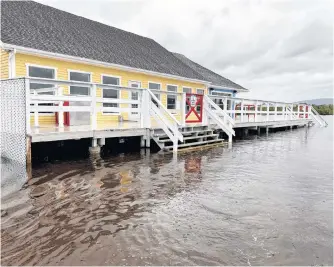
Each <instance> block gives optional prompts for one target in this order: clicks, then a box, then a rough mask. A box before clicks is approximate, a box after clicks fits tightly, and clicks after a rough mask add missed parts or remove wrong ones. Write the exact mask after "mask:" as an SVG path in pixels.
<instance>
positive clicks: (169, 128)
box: [147, 89, 183, 153]
mask: <svg viewBox="0 0 334 267" xmlns="http://www.w3.org/2000/svg"><path fill="white" fill-rule="evenodd" d="M147 91H148V93H149V96H150V103H149V114H150V115H151V116H153V118H154V119H155V120H156V122H157V123H158V124H159V126H160V127H161V128H162V130H163V131H164V132H165V133H166V134H167V136H168V137H169V139H170V140H171V141H172V142H173V152H174V153H176V152H177V147H178V140H180V141H181V142H183V135H182V134H181V133H180V131H179V129H178V125H179V122H178V121H177V120H176V119H175V118H174V116H173V115H172V114H170V113H169V112H168V110H167V109H166V108H165V107H164V105H163V104H162V103H161V102H160V100H159V99H158V98H157V97H156V96H155V95H154V94H153V93H152V92H151V91H150V90H149V89H148V90H147ZM152 100H154V101H155V102H156V103H157V104H158V106H159V107H161V108H162V109H160V108H159V107H157V106H156V104H155V103H153V102H152ZM161 111H164V113H165V114H167V115H168V117H169V118H171V119H172V120H171V121H170V120H169V119H168V118H166V116H164V114H162V112H161Z"/></svg>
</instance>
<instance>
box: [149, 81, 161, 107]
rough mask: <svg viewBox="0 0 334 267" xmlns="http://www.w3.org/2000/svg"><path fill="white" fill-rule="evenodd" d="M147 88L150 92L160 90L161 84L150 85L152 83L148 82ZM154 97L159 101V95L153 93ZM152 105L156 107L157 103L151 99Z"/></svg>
mask: <svg viewBox="0 0 334 267" xmlns="http://www.w3.org/2000/svg"><path fill="white" fill-rule="evenodd" d="M148 88H149V89H150V90H160V89H161V84H160V83H152V82H149V83H148ZM154 95H155V96H156V97H157V98H158V99H159V100H160V94H157V93H154ZM152 101H153V103H154V104H155V105H156V106H157V107H158V106H159V105H158V103H157V102H156V101H155V100H154V99H152Z"/></svg>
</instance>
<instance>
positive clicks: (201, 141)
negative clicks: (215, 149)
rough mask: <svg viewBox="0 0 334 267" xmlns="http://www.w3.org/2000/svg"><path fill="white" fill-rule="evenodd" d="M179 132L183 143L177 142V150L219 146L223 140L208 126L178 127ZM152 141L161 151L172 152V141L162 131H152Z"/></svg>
mask: <svg viewBox="0 0 334 267" xmlns="http://www.w3.org/2000/svg"><path fill="white" fill-rule="evenodd" d="M179 132H180V133H181V134H182V135H183V141H182V142H181V141H179V142H178V150H182V149H185V148H189V147H203V146H207V145H209V144H210V145H211V144H221V143H222V142H223V141H224V139H221V138H219V134H218V133H215V132H214V129H212V128H211V127H209V126H191V125H187V126H185V127H179ZM151 136H152V139H153V140H154V141H155V142H156V143H157V145H158V146H159V147H160V149H161V150H163V151H172V150H173V141H172V140H171V139H170V138H169V137H168V135H167V134H166V133H165V132H164V131H163V130H162V129H154V130H153V131H152V134H151Z"/></svg>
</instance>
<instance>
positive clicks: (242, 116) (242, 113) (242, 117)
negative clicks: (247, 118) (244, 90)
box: [240, 100, 244, 122]
mask: <svg viewBox="0 0 334 267" xmlns="http://www.w3.org/2000/svg"><path fill="white" fill-rule="evenodd" d="M240 112H241V116H240V118H241V122H243V121H244V100H241V105H240Z"/></svg>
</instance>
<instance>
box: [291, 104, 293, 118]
mask: <svg viewBox="0 0 334 267" xmlns="http://www.w3.org/2000/svg"><path fill="white" fill-rule="evenodd" d="M290 108H291V112H290V120H292V119H293V104H291V107H290Z"/></svg>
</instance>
